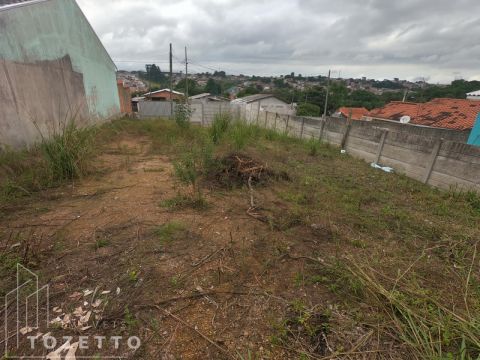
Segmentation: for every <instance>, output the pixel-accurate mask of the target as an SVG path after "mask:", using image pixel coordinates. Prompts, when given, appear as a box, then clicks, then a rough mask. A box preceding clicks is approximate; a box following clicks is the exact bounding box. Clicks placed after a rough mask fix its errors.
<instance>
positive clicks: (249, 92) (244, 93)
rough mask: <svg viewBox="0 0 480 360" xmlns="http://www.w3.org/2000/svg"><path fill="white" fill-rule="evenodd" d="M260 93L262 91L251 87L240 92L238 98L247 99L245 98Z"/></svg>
mask: <svg viewBox="0 0 480 360" xmlns="http://www.w3.org/2000/svg"><path fill="white" fill-rule="evenodd" d="M260 92H261V90H259V89H258V88H257V87H253V86H249V87H247V88H246V89H244V90H242V91H240V92H239V93H238V94H237V97H239V98H242V97H245V96H250V95H255V94H259V93H260Z"/></svg>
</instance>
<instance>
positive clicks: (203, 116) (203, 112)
mask: <svg viewBox="0 0 480 360" xmlns="http://www.w3.org/2000/svg"><path fill="white" fill-rule="evenodd" d="M200 104H201V105H202V127H203V126H205V109H204V105H203V102H202V103H200Z"/></svg>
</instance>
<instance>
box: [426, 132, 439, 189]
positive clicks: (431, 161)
mask: <svg viewBox="0 0 480 360" xmlns="http://www.w3.org/2000/svg"><path fill="white" fill-rule="evenodd" d="M442 143H443V139H440V140H438V141H437V142H436V143H435V146H434V147H433V150H432V154H431V155H430V159H429V161H428V163H427V167H426V168H425V169H426V170H427V171H426V173H425V178H424V180H423V182H424V183H425V184H428V181H429V180H430V176H432V172H433V167H434V166H435V162H436V161H437V156H438V153H439V152H440V148H441V147H442Z"/></svg>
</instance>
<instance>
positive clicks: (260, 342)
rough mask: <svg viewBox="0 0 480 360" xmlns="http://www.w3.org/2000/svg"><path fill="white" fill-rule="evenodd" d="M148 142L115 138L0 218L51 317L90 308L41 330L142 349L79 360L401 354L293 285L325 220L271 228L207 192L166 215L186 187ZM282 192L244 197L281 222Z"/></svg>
mask: <svg viewBox="0 0 480 360" xmlns="http://www.w3.org/2000/svg"><path fill="white" fill-rule="evenodd" d="M149 146H150V140H149V139H148V138H143V137H133V136H132V137H125V138H123V139H122V140H121V141H118V142H115V143H114V144H112V145H111V146H110V147H109V148H108V149H107V150H106V151H105V152H104V153H103V154H102V155H101V156H100V158H99V159H98V160H97V161H96V162H97V164H96V166H97V168H98V169H99V172H98V174H97V175H95V176H92V177H87V178H85V179H83V180H81V181H78V182H76V183H74V184H70V185H68V186H64V187H62V188H58V189H52V190H49V191H46V192H43V193H42V194H41V195H39V196H38V197H37V198H36V199H35V200H33V201H30V202H29V203H28V204H27V205H23V206H21V207H19V208H17V209H12V211H10V213H9V214H7V216H5V217H4V218H3V219H1V220H0V229H1V230H0V231H1V233H0V236H1V238H0V239H1V240H2V243H0V248H3V249H4V250H8V249H12V246H13V248H14V249H16V250H15V253H16V254H17V256H18V258H19V259H20V260H21V261H22V262H23V263H24V264H26V265H27V266H28V267H29V268H30V269H32V270H34V271H36V272H38V273H39V276H40V281H41V282H42V283H44V284H45V283H48V284H50V292H51V295H50V308H52V309H54V308H56V311H54V313H55V315H54V317H55V316H59V317H60V320H62V319H64V316H65V315H66V314H69V315H70V316H71V317H72V318H74V317H75V315H74V312H75V310H76V309H78V307H82V309H81V311H83V312H81V315H85V312H86V311H87V310H88V309H91V310H92V311H93V313H92V314H94V316H91V318H90V320H87V321H86V322H85V323H84V324H83V325H85V329H84V330H79V329H78V326H74V325H73V326H72V325H71V324H67V325H65V324H64V325H62V323H61V322H60V325H58V326H56V327H54V328H53V329H50V330H48V331H50V332H51V333H52V334H54V335H55V336H63V335H72V336H77V337H78V336H94V335H103V336H124V337H127V336H138V337H139V338H140V339H141V342H142V345H141V347H140V348H139V349H138V350H136V351H131V350H129V349H127V348H126V347H125V346H121V347H120V349H118V350H116V349H112V348H108V349H102V350H98V349H95V348H92V347H90V348H89V349H86V350H78V351H77V354H76V355H77V358H78V357H79V356H97V358H105V357H106V356H111V357H113V358H121V357H127V358H136V359H232V358H233V359H292V358H298V359H308V358H318V359H333V358H346V359H347V358H348V359H376V358H382V359H383V358H398V359H401V358H403V357H402V355H401V354H402V347H403V346H404V345H403V344H401V343H399V342H398V341H396V340H395V339H389V338H388V337H385V335H384V334H382V333H381V329H380V328H379V329H375V328H372V327H371V326H367V325H364V322H363V321H362V316H361V315H359V316H358V317H357V318H355V317H353V316H352V314H351V313H350V312H349V311H348V309H346V308H345V307H343V306H340V305H339V301H338V300H339V299H338V294H337V295H335V294H334V293H332V291H331V290H332V289H331V287H329V286H326V285H324V284H322V282H321V281H310V280H309V279H306V278H303V276H304V275H303V274H306V273H309V272H310V271H311V270H312V269H317V268H318V267H321V266H322V262H323V261H324V257H323V254H332V253H335V251H336V243H335V240H334V234H333V232H332V229H331V228H330V227H329V226H328V222H327V221H325V223H318V224H312V225H313V226H305V225H302V226H295V224H287V226H286V227H284V228H282V229H281V231H280V230H278V229H276V228H275V226H272V224H268V223H265V222H262V221H259V220H258V219H255V218H254V217H252V216H249V215H248V214H247V210H248V209H249V206H250V191H249V189H248V187H243V188H237V189H233V190H218V189H217V190H215V191H213V190H208V189H206V190H204V195H205V198H206V200H207V203H208V204H209V205H208V206H207V207H205V208H201V209H192V208H188V207H187V208H183V209H171V208H166V207H165V206H162V202H164V201H167V200H169V199H172V198H175V196H176V195H177V194H178V192H179V191H183V192H185V191H188V190H186V189H184V188H183V187H181V186H180V185H179V184H178V183H177V182H176V181H175V179H174V176H173V167H172V162H171V159H170V158H169V157H168V156H166V155H152V153H151V152H150V151H149ZM286 182H288V180H285V179H283V180H282V179H279V180H278V181H277V189H276V190H273V189H272V188H270V187H269V186H264V187H261V188H260V187H258V188H256V189H255V190H254V196H255V201H256V203H257V204H259V206H261V207H263V209H264V211H265V212H269V211H270V212H275V213H277V214H281V213H282V212H287V210H288V204H287V203H286V202H285V201H283V200H281V199H279V197H278V196H277V192H278V188H282V186H283V184H284V183H286ZM27 240H28V241H27ZM15 243H19V244H15ZM27 243H29V244H35V246H32V245H28V246H27V245H26V244H27ZM13 284H14V279H11V281H10V280H8V279H4V280H3V285H4V286H5V287H7V286H10V285H13ZM92 292H93V293H92ZM85 294H87V295H85ZM98 300H100V303H99V301H98ZM94 304H95V305H96V306H94ZM84 320H85V319H84ZM62 321H63V320H62ZM73 324H75V323H73ZM62 327H63V328H62ZM39 331H41V332H43V333H45V332H46V331H47V330H46V329H43V330H42V329H39ZM285 338H288V341H285ZM27 344H28V342H26V340H25V339H23V340H22V346H23V347H24V350H22V351H26V350H25V349H26V347H27ZM11 351H12V354H15V352H16V350H14V349H13V350H11ZM46 353H47V351H46V350H44V349H36V350H35V351H33V352H32V354H35V355H45V354H46Z"/></svg>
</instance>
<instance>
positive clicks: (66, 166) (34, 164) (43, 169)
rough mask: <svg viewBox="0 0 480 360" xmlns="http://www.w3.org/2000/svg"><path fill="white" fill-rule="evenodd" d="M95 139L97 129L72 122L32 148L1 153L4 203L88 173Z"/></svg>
mask: <svg viewBox="0 0 480 360" xmlns="http://www.w3.org/2000/svg"><path fill="white" fill-rule="evenodd" d="M94 140H95V128H92V127H89V128H82V129H81V128H78V127H77V126H76V125H75V123H74V122H69V123H68V124H66V125H65V126H64V127H63V128H62V129H61V130H60V131H59V132H57V133H55V134H53V136H51V137H50V138H46V137H42V141H41V143H39V144H37V145H35V146H34V147H32V148H31V149H28V150H27V149H26V150H20V151H13V150H7V151H3V152H0V203H7V202H9V201H11V200H13V199H15V198H18V197H21V196H25V195H31V194H32V193H33V192H36V191H39V190H42V189H45V188H48V187H51V186H55V185H58V184H60V183H61V182H63V181H66V180H72V179H76V178H79V177H81V176H83V175H85V174H86V173H87V172H88V171H89V162H90V160H91V158H92V156H93V154H94V152H95V146H94Z"/></svg>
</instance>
